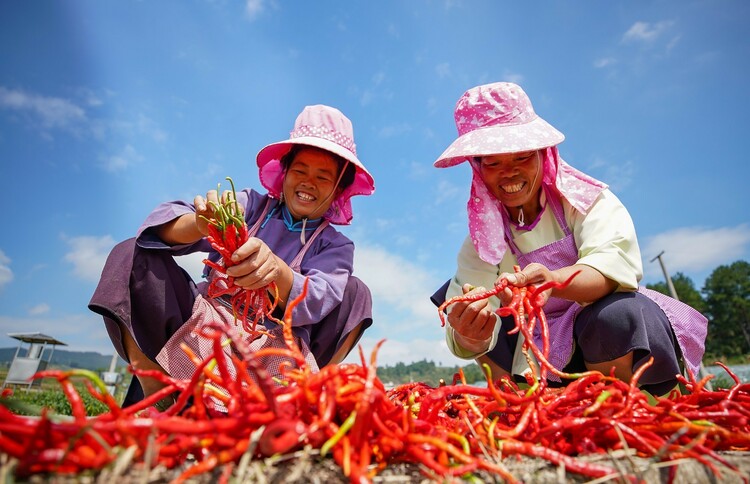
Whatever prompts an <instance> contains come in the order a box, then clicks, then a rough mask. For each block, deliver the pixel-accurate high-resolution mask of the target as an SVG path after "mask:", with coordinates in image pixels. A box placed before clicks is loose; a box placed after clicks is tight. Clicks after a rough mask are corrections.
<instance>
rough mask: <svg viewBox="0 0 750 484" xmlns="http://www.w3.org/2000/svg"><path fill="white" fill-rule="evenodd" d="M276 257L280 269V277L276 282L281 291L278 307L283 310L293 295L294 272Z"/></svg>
mask: <svg viewBox="0 0 750 484" xmlns="http://www.w3.org/2000/svg"><path fill="white" fill-rule="evenodd" d="M274 257H276V260H277V264H278V267H279V275H278V277H277V278H276V280H275V282H276V287H277V289H278V291H279V299H278V305H279V307H280V308H281V309H286V305H287V303H288V302H289V294H291V292H292V285H293V284H294V271H292V268H291V267H289V265H288V264H287V263H286V262H284V260H282V259H281V258H280V257H278V256H277V255H275V254H274Z"/></svg>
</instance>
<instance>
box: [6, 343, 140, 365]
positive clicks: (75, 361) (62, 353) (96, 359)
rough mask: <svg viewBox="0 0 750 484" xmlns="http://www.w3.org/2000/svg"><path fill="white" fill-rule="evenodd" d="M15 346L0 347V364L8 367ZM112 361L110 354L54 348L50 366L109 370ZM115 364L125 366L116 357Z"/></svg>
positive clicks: (46, 351)
mask: <svg viewBox="0 0 750 484" xmlns="http://www.w3.org/2000/svg"><path fill="white" fill-rule="evenodd" d="M16 349H17V348H0V365H2V366H5V367H8V366H10V364H11V362H12V361H13V357H14V356H15V355H16ZM48 354H49V349H46V350H45V351H44V359H45V360H46V359H47V355H48ZM20 355H21V356H25V352H24V349H21V353H20ZM111 362H112V355H103V354H101V353H96V352H94V351H68V350H62V349H59V348H55V351H54V353H52V360H51V361H50V366H56V367H63V368H82V369H84V370H92V371H106V370H109V365H110V363H111ZM117 366H118V367H120V366H126V363H125V361H124V360H123V359H122V358H118V363H117Z"/></svg>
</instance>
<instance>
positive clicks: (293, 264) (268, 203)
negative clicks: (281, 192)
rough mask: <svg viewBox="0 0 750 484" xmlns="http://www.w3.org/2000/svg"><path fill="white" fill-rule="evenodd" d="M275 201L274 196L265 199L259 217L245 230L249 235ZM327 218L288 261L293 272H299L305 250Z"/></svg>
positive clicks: (316, 236) (251, 234) (253, 235)
mask: <svg viewBox="0 0 750 484" xmlns="http://www.w3.org/2000/svg"><path fill="white" fill-rule="evenodd" d="M274 201H275V199H274V198H271V197H268V200H266V206H265V207H263V212H262V213H261V214H260V217H258V220H256V221H255V223H254V224H253V226H252V227H250V229H249V230H248V231H247V234H248V236H249V237H255V234H257V233H258V230H259V229H260V226H261V225H262V224H263V222H264V220H265V218H266V215H268V211H269V209H270V208H271V204H272V203H273V202H274ZM328 224H329V222H328V220H324V221H323V222H322V223H321V224H320V225H318V228H316V229H315V232H313V234H312V235H311V236H310V237H309V238H308V239H307V240H306V241H305V245H303V246H302V248H301V249H300V251H299V252H298V253H297V255H296V256H295V257H294V259H292V262H291V263H289V267H291V268H292V270H293V271H294V272H299V271H300V267H301V265H302V258H303V257H304V256H305V254H306V253H307V250H308V249H309V248H310V246H311V245H312V242H313V241H314V240H315V239H316V238H318V235H320V233H321V232H323V230H324V229H325V228H326V227H328Z"/></svg>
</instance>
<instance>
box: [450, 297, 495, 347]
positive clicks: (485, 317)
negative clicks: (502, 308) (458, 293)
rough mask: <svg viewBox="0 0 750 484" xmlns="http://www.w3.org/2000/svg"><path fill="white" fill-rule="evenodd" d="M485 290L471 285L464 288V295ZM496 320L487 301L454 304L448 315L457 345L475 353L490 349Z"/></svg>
mask: <svg viewBox="0 0 750 484" xmlns="http://www.w3.org/2000/svg"><path fill="white" fill-rule="evenodd" d="M485 290H486V289H485V288H483V287H476V288H472V286H471V285H469V284H464V286H463V292H464V294H473V293H476V292H484V291H485ZM496 320H497V318H496V317H495V313H494V311H493V310H492V307H491V306H489V305H488V300H487V299H481V300H479V301H474V302H469V301H460V302H457V303H454V304H452V305H451V310H450V311H449V313H448V325H449V326H450V328H451V329H450V330H452V331H453V338H454V340H455V341H456V343H458V345H459V346H461V347H462V348H464V349H467V350H469V351H473V352H475V353H483V352H485V351H487V349H488V348H489V345H490V341H491V340H492V333H493V331H494V330H495V321H496Z"/></svg>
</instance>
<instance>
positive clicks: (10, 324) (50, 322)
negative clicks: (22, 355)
mask: <svg viewBox="0 0 750 484" xmlns="http://www.w3.org/2000/svg"><path fill="white" fill-rule="evenodd" d="M0 328H3V332H2V333H0V348H7V347H15V346H18V345H19V342H18V341H17V340H15V339H12V338H9V337H8V336H6V334H7V333H36V332H39V333H44V334H46V335H49V336H52V337H54V338H56V339H58V340H59V341H62V342H63V343H65V344H66V345H67V346H62V347H60V346H58V347H57V348H64V349H66V350H69V351H95V352H97V353H101V354H104V355H111V354H114V352H115V350H114V348H113V347H112V342H111V341H110V339H109V336H107V330H106V329H105V327H104V322H103V321H102V318H101V316H99V315H97V314H95V313H93V312H88V313H80V314H70V315H64V316H59V317H50V316H45V317H27V318H24V317H9V316H2V315H0Z"/></svg>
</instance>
